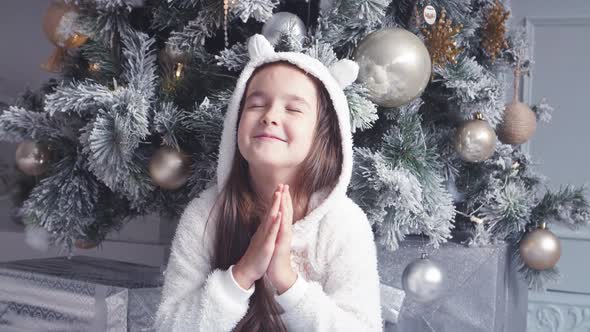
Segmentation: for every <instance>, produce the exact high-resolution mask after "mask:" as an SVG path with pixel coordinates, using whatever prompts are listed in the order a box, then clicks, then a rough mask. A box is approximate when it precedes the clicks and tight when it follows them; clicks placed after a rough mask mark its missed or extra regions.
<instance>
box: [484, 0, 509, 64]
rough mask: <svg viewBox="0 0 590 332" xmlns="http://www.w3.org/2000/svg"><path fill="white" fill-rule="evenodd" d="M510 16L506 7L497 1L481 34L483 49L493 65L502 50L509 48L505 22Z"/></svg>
mask: <svg viewBox="0 0 590 332" xmlns="http://www.w3.org/2000/svg"><path fill="white" fill-rule="evenodd" d="M509 15H510V12H509V11H506V10H505V9H504V5H502V4H501V3H500V1H498V0H496V3H495V4H494V6H493V7H492V9H491V10H490V12H489V14H488V16H487V18H486V22H485V24H484V28H483V30H482V32H481V36H482V40H481V47H482V48H483V49H484V50H485V52H486V53H487V54H488V56H489V57H490V58H491V59H492V63H494V61H495V60H496V57H497V56H498V55H499V54H500V53H501V52H502V49H503V48H507V47H508V42H507V41H506V38H505V37H504V35H505V34H506V24H505V22H506V20H507V19H508V16H509Z"/></svg>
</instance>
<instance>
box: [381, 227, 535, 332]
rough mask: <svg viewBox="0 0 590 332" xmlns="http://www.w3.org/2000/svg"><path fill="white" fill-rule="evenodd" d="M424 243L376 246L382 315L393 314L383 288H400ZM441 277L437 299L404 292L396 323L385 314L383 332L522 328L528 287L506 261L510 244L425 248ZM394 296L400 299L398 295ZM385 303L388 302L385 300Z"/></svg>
mask: <svg viewBox="0 0 590 332" xmlns="http://www.w3.org/2000/svg"><path fill="white" fill-rule="evenodd" d="M423 248H424V242H423V241H422V240H421V239H419V238H416V237H410V238H408V239H407V240H405V241H403V242H402V243H401V246H400V248H399V249H398V250H397V251H395V252H393V253H392V252H390V251H387V250H386V249H385V248H384V247H381V246H378V259H379V275H380V279H381V283H382V307H383V309H382V312H387V307H388V306H389V307H391V308H392V309H391V310H390V311H396V310H397V309H398V305H397V304H396V303H395V301H393V299H395V298H394V297H391V299H388V298H387V297H384V293H383V285H387V286H389V287H391V288H392V289H402V273H403V271H404V268H405V267H406V266H407V265H408V264H409V263H411V262H412V261H414V260H415V259H418V258H420V255H421V253H422V252H423ZM426 251H427V253H428V254H429V258H430V259H431V260H433V261H435V262H436V263H438V265H439V266H440V268H441V269H442V272H443V275H444V281H443V291H442V294H441V295H440V297H438V298H437V299H435V300H434V301H431V302H428V303H420V302H418V301H416V300H414V299H413V298H412V297H411V296H410V294H405V297H404V298H403V302H402V303H401V309H399V314H398V315H397V316H395V319H388V318H387V316H386V315H384V320H385V330H386V331H399V332H401V331H403V332H406V331H411V332H421V331H428V332H434V331H436V332H442V331H470V332H472V331H490V332H491V331H506V332H512V331H515V332H516V331H518V332H522V331H525V330H526V314H527V300H528V289H527V286H526V284H525V282H524V281H523V280H522V279H521V278H520V276H519V275H518V272H517V270H516V268H515V266H514V263H513V260H512V259H511V251H510V248H509V245H508V244H506V243H504V242H502V243H498V244H495V245H492V246H487V247H467V246H465V245H462V244H459V243H455V242H448V243H445V244H443V245H442V246H441V247H440V248H439V249H433V248H432V247H431V246H429V247H427V248H426ZM398 298H399V297H398ZM388 301H389V302H388Z"/></svg>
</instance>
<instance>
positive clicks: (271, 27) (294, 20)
mask: <svg viewBox="0 0 590 332" xmlns="http://www.w3.org/2000/svg"><path fill="white" fill-rule="evenodd" d="M283 34H286V35H289V36H291V37H292V38H294V39H296V40H298V41H303V39H304V38H305V36H306V34H307V28H306V27H305V23H303V21H302V20H301V19H300V18H299V16H297V15H295V14H292V13H288V12H278V13H274V14H273V15H272V17H271V18H270V19H269V20H268V21H266V23H264V26H262V35H264V37H266V39H268V41H269V42H270V43H271V44H272V45H276V44H277V42H278V41H279V39H280V38H281V35H283Z"/></svg>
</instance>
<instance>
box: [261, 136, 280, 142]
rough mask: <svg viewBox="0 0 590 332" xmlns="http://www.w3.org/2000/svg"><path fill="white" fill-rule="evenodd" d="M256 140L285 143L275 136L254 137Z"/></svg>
mask: <svg viewBox="0 0 590 332" xmlns="http://www.w3.org/2000/svg"><path fill="white" fill-rule="evenodd" d="M254 138H256V139H261V140H268V141H280V142H284V141H283V140H282V139H280V138H278V137H274V136H265V135H261V136H254Z"/></svg>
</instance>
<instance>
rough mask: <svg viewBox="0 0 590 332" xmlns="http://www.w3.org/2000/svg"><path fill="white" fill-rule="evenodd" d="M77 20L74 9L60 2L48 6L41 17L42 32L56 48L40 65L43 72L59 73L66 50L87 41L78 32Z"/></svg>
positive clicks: (85, 37)
mask: <svg viewBox="0 0 590 332" xmlns="http://www.w3.org/2000/svg"><path fill="white" fill-rule="evenodd" d="M77 19H78V13H77V11H76V9H75V7H73V6H70V5H66V4H65V3H63V2H61V1H52V2H51V4H50V5H49V8H48V9H47V12H46V13H45V16H44V17H43V31H45V34H46V35H47V38H48V39H49V41H51V42H52V43H53V44H54V45H55V46H56V47H57V48H56V50H55V51H54V52H53V54H52V55H51V56H50V58H49V60H48V61H47V62H46V63H45V64H43V65H42V67H43V68H44V69H45V70H48V71H52V72H57V71H60V70H61V67H62V62H63V58H64V56H65V53H66V50H67V49H73V48H78V47H80V46H82V45H83V44H84V43H86V41H87V40H88V37H87V36H85V35H84V34H82V33H80V31H78V27H77V26H76V23H77V22H76V21H77Z"/></svg>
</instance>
